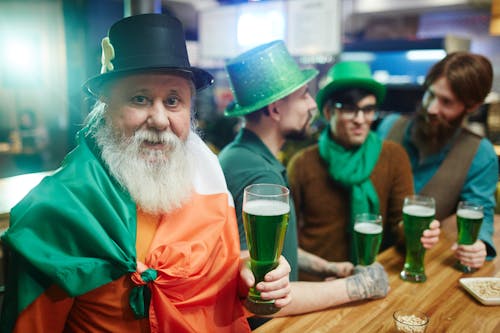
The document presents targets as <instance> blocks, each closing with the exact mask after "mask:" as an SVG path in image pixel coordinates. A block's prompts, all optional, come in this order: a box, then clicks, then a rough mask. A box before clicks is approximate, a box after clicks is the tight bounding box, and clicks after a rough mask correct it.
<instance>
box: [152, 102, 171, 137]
mask: <svg viewBox="0 0 500 333" xmlns="http://www.w3.org/2000/svg"><path fill="white" fill-rule="evenodd" d="M147 123H148V127H150V128H154V129H156V130H159V131H162V130H165V129H167V128H168V127H169V126H170V120H169V118H168V110H167V108H166V107H165V105H164V104H163V101H155V102H154V103H153V105H152V106H151V109H150V112H149V117H148V122H147Z"/></svg>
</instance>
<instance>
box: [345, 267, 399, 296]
mask: <svg viewBox="0 0 500 333" xmlns="http://www.w3.org/2000/svg"><path fill="white" fill-rule="evenodd" d="M346 283H347V294H348V295H349V298H350V299H351V300H353V301H356V300H360V299H367V298H380V297H384V296H385V295H387V293H388V292H389V279H388V277H387V273H386V272H385V270H384V267H382V265H380V264H379V263H378V262H376V263H374V264H372V265H370V266H356V267H355V268H354V275H353V276H350V277H348V278H347V279H346Z"/></svg>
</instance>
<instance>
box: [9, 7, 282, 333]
mask: <svg viewBox="0 0 500 333" xmlns="http://www.w3.org/2000/svg"><path fill="white" fill-rule="evenodd" d="M102 47H103V57H102V69H101V74H100V75H98V76H96V77H94V78H91V79H90V80H88V81H87V82H86V83H85V85H84V87H85V89H86V90H87V91H88V92H89V93H91V94H92V95H93V96H94V97H96V98H97V99H98V102H97V103H96V105H95V107H94V109H93V111H92V112H91V113H90V115H89V117H88V120H87V123H86V126H85V127H84V128H83V129H82V130H81V131H80V132H79V135H78V136H79V137H78V146H77V148H75V150H74V151H72V152H71V153H70V154H69V155H68V156H67V157H66V159H65V160H64V162H63V164H62V166H61V168H60V169H59V170H57V171H56V173H55V174H54V175H52V176H50V177H47V178H45V179H44V180H43V181H42V182H41V183H40V185H39V186H37V187H36V188H35V189H34V190H33V191H31V192H30V193H29V194H28V195H27V196H26V197H25V198H24V199H23V200H22V201H21V202H20V203H19V204H18V205H17V206H16V207H14V208H13V210H12V212H11V226H10V229H9V230H8V231H7V233H6V234H4V236H3V237H2V241H3V242H4V244H6V245H7V247H8V251H9V253H10V256H9V270H8V279H7V289H6V298H5V303H4V306H3V313H2V318H1V331H2V332H50V333H53V332H121V333H128V332H134V333H135V332H249V331H250V328H249V326H248V324H247V321H246V317H247V316H248V315H249V314H248V313H247V312H246V311H245V310H244V308H243V303H242V301H241V298H244V296H246V293H247V292H248V288H249V287H250V286H252V285H253V283H254V277H253V275H252V273H251V271H250V269H249V268H248V267H247V265H246V262H245V260H244V258H240V250H239V242H238V231H237V227H236V214H235V210H234V206H233V202H232V199H231V195H230V194H229V192H228V190H227V187H226V183H225V180H224V175H223V173H222V170H221V168H220V166H219V164H218V161H217V157H216V156H215V155H213V154H212V153H211V151H210V150H209V149H208V147H207V146H206V145H205V144H204V143H203V142H202V140H201V139H200V138H199V137H198V136H197V135H196V134H195V132H194V130H193V127H192V125H191V124H192V112H191V111H192V110H191V108H192V105H193V99H194V97H195V93H196V91H197V90H200V89H203V88H205V87H207V86H208V85H210V84H212V82H213V79H212V76H211V75H210V74H209V73H208V72H205V71H203V70H201V69H198V68H195V67H191V66H190V65H189V60H188V57H187V52H186V46H185V40H184V32H183V29H182V25H181V24H180V22H179V21H178V20H177V19H176V18H174V17H172V16H169V15H161V14H144V15H137V16H131V17H128V18H125V19H122V20H120V21H118V22H117V23H115V24H114V25H113V26H112V27H111V29H110V31H109V37H106V38H104V39H103V42H102ZM200 166H202V167H200ZM289 272H290V267H289V265H288V263H287V262H286V260H284V258H282V259H281V261H280V265H279V266H278V267H277V268H276V269H275V270H273V271H271V272H269V273H268V275H266V281H265V282H262V283H259V284H258V285H257V286H256V288H257V289H258V290H259V291H261V296H262V297H263V298H264V299H274V300H275V305H276V306H277V307H278V308H282V307H284V306H285V305H287V304H288V303H289V302H290V296H289V293H290V287H289V283H288V274H289Z"/></svg>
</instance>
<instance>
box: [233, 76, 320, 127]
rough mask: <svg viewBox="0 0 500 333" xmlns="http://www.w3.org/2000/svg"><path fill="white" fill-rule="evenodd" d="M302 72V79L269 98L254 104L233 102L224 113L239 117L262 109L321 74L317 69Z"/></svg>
mask: <svg viewBox="0 0 500 333" xmlns="http://www.w3.org/2000/svg"><path fill="white" fill-rule="evenodd" d="M302 74H303V75H302V79H301V80H299V81H297V82H296V83H295V84H293V85H290V86H289V87H288V88H286V89H283V90H282V91H279V92H277V93H275V94H274V95H271V96H269V97H267V98H264V99H259V100H258V101H257V102H256V103H254V104H252V105H245V106H241V105H239V104H238V103H233V104H231V105H230V106H228V107H227V108H226V110H225V111H224V115H225V116H226V117H239V116H244V115H246V114H249V113H252V112H254V111H257V110H260V109H261V108H263V107H264V106H266V105H269V104H271V103H273V102H276V101H277V100H279V99H281V98H283V97H286V96H288V95H290V94H291V93H293V92H294V91H295V90H297V89H299V88H300V87H302V86H303V85H305V84H307V83H308V82H309V81H311V80H312V79H314V78H315V77H316V76H317V75H318V74H319V71H318V70H316V69H303V70H302Z"/></svg>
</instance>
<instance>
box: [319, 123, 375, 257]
mask: <svg viewBox="0 0 500 333" xmlns="http://www.w3.org/2000/svg"><path fill="white" fill-rule="evenodd" d="M318 146H319V154H320V156H321V158H322V159H323V160H324V161H325V162H326V163H327V165H328V172H329V173H330V176H331V177H332V179H333V180H334V181H335V182H337V183H339V184H341V185H342V186H343V187H345V188H347V189H349V190H350V193H351V198H350V199H351V220H350V224H349V228H348V232H349V235H348V236H349V238H350V243H351V248H350V259H351V261H352V262H353V263H355V264H356V263H357V258H356V256H355V247H354V242H353V237H352V234H353V232H354V217H355V216H356V214H360V213H379V210H380V206H379V199H378V195H377V191H375V188H374V187H373V184H372V182H371V180H370V175H371V173H372V171H373V168H374V167H375V164H377V161H378V157H379V155H380V151H381V150H382V140H381V139H380V138H379V137H378V136H377V135H376V134H375V133H373V132H369V133H368V136H367V137H366V140H365V142H364V143H363V144H362V145H361V146H360V147H357V148H355V149H346V148H344V147H343V146H341V145H340V144H338V143H337V142H335V141H334V140H332V139H331V138H330V126H328V127H327V128H325V130H323V132H322V133H321V135H320V137H319V142H318Z"/></svg>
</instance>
